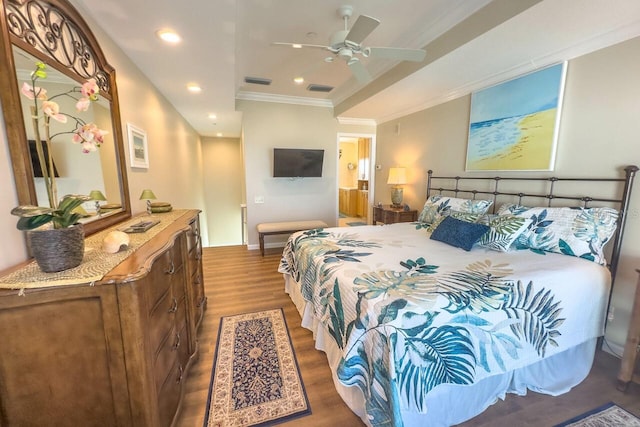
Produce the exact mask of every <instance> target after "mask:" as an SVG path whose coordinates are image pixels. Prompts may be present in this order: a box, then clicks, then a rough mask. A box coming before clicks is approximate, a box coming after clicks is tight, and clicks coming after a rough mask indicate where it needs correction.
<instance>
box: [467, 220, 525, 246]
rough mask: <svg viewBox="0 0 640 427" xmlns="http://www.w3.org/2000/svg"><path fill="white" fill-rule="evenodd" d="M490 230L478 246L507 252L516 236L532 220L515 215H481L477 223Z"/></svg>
mask: <svg viewBox="0 0 640 427" xmlns="http://www.w3.org/2000/svg"><path fill="white" fill-rule="evenodd" d="M478 222H479V223H480V224H486V225H488V226H489V227H491V229H490V230H489V231H488V232H487V233H485V234H484V235H483V236H482V238H481V239H480V241H479V242H478V245H480V246H483V247H485V248H489V249H493V250H494V251H500V252H507V251H508V250H509V247H511V244H512V243H513V242H515V241H516V239H517V238H518V236H520V234H521V233H522V232H523V231H524V230H526V229H527V227H529V225H530V224H531V222H532V220H531V219H529V218H524V217H521V216H516V215H506V214H505V215H483V216H482V217H481V218H480V220H479V221H478Z"/></svg>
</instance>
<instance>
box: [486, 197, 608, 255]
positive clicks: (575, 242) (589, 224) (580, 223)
mask: <svg viewBox="0 0 640 427" xmlns="http://www.w3.org/2000/svg"><path fill="white" fill-rule="evenodd" d="M498 215H516V216H520V217H524V218H528V219H531V224H530V225H529V226H528V227H527V229H526V230H524V232H523V233H522V234H521V235H520V236H519V237H518V238H517V239H516V241H515V247H516V249H525V248H529V249H531V250H533V251H536V252H542V251H544V252H556V253H560V254H565V255H571V256H576V257H580V258H583V259H587V260H589V261H593V262H597V263H598V264H603V265H604V264H606V262H607V261H606V259H605V257H604V245H605V244H606V243H607V242H608V241H609V240H610V239H611V237H612V236H613V235H614V233H615V232H616V226H617V221H618V211H617V210H615V209H612V208H605V207H600V208H580V207H576V208H550V207H534V208H529V207H526V206H519V205H512V204H506V205H502V206H501V207H500V209H499V211H498Z"/></svg>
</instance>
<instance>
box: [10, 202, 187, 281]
mask: <svg viewBox="0 0 640 427" xmlns="http://www.w3.org/2000/svg"><path fill="white" fill-rule="evenodd" d="M185 212H186V210H184V209H181V210H174V211H171V212H167V213H163V214H158V215H153V219H154V220H159V221H160V223H159V224H158V225H156V226H154V227H152V228H150V229H149V230H147V231H146V232H144V233H131V234H129V238H130V242H129V248H128V249H127V250H125V251H121V252H118V253H115V254H110V253H107V252H105V251H103V250H102V241H103V240H104V238H105V237H106V236H107V234H109V232H111V231H113V230H121V229H125V228H127V227H129V226H130V225H132V224H135V223H137V222H140V221H141V220H142V219H146V218H148V217H135V218H132V219H130V220H129V221H126V222H123V223H121V224H118V225H116V226H114V227H111V228H108V229H106V230H103V231H100V232H99V233H95V234H92V235H91V236H89V237H87V238H86V239H85V244H84V247H85V249H84V258H83V260H82V263H81V264H80V265H79V266H77V267H74V268H71V269H69V270H65V271H59V272H57V273H44V272H43V271H42V270H40V267H38V264H37V263H36V262H35V261H32V262H30V263H29V264H28V265H26V266H25V267H24V268H21V269H20V270H17V271H14V272H12V273H10V274H8V275H6V276H3V277H0V289H30V288H43V287H53V286H65V285H77V284H78V283H89V284H90V285H93V284H94V283H95V282H97V281H98V280H100V279H102V278H103V277H104V275H105V274H107V273H108V272H109V271H111V270H112V269H113V268H114V267H115V266H117V265H118V264H120V263H121V262H122V261H123V260H124V259H125V258H127V257H128V256H129V255H131V254H132V253H133V252H135V251H136V249H138V248H139V247H140V246H142V245H143V244H145V243H146V242H147V241H149V240H150V239H151V238H152V237H153V236H155V235H156V234H158V233H160V232H161V231H162V230H164V229H165V228H167V226H169V225H170V224H172V223H173V222H174V221H175V220H176V219H178V218H179V217H180V216H182V215H184V213H185Z"/></svg>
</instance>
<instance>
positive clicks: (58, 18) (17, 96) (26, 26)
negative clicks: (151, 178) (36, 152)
mask: <svg viewBox="0 0 640 427" xmlns="http://www.w3.org/2000/svg"><path fill="white" fill-rule="evenodd" d="M0 12H1V13H2V14H3V15H2V19H1V22H0V46H1V48H2V53H1V54H0V55H1V56H2V61H0V100H1V102H2V111H3V115H4V120H5V126H6V132H7V136H8V145H9V151H10V156H11V162H12V166H13V173H14V178H15V185H16V191H17V195H18V203H19V204H21V205H24V204H32V205H38V206H48V205H49V203H48V198H47V194H46V188H45V186H44V184H43V178H42V177H41V176H42V175H41V173H42V172H41V171H38V169H39V167H38V166H39V165H38V162H37V161H35V160H32V155H31V151H30V148H29V146H30V144H31V145H33V144H34V142H35V139H36V137H35V136H34V127H35V126H34V125H33V121H32V120H31V115H32V114H31V113H30V105H31V104H32V103H33V100H30V99H28V98H27V97H26V96H24V95H23V94H21V92H20V87H22V85H23V84H24V83H25V82H26V83H27V84H31V76H30V74H31V72H32V71H34V70H35V69H36V62H38V61H41V62H43V63H44V64H46V72H47V76H46V78H44V79H38V80H37V81H36V83H37V84H36V85H37V86H38V87H41V88H43V89H46V90H47V95H48V96H49V97H50V98H51V97H52V96H55V94H61V93H65V92H68V91H73V90H76V91H77V90H78V88H79V87H80V86H81V85H82V84H83V83H85V82H86V81H87V80H89V79H94V80H95V81H96V83H97V86H98V88H99V94H98V101H96V102H92V103H91V107H90V111H89V110H88V111H87V112H84V113H79V112H77V111H76V110H75V102H76V101H75V99H73V98H71V97H64V96H63V97H57V99H56V102H58V103H59V104H60V111H65V112H69V113H71V114H72V115H73V116H75V117H77V118H79V119H81V120H82V121H83V122H87V123H89V122H91V123H95V124H96V125H97V126H98V127H99V128H100V129H102V130H104V131H106V132H107V133H106V134H105V135H104V142H103V143H102V145H101V147H100V148H98V149H97V150H96V151H93V152H89V153H84V152H83V150H82V147H81V145H79V144H74V143H73V142H72V133H70V131H71V130H73V126H72V124H66V125H60V124H58V123H55V122H54V121H53V120H51V132H50V133H51V134H52V135H56V134H57V135H56V136H54V137H52V138H51V144H50V145H51V147H48V146H47V145H46V144H44V146H45V148H47V149H50V150H51V152H52V156H53V159H54V163H55V164H54V166H55V170H56V171H57V175H58V176H57V177H56V178H55V181H56V185H57V187H58V198H60V197H61V196H63V195H64V194H69V193H74V194H89V193H90V192H91V191H94V190H98V191H101V192H102V193H103V194H104V195H105V196H106V197H105V198H106V201H98V203H99V204H100V205H102V206H105V205H106V207H107V208H106V209H100V210H96V209H94V208H93V206H94V202H91V203H88V204H87V206H86V208H87V209H86V211H87V216H86V218H85V219H84V220H83V221H84V222H85V233H86V234H88V235H89V234H92V233H94V232H96V231H98V230H101V229H104V228H106V227H109V226H111V225H113V224H116V223H118V222H121V221H123V220H126V219H128V218H129V217H131V204H130V199H129V192H128V184H127V175H126V164H125V163H126V162H125V157H124V143H123V135H122V125H121V122H120V112H119V107H118V96H117V89H116V79H115V70H114V69H113V68H112V67H111V66H110V65H109V64H108V63H107V61H106V59H105V57H104V54H103V53H102V50H101V48H100V46H99V44H98V42H97V40H96V39H95V37H94V36H93V33H92V32H91V30H90V28H89V27H88V25H87V24H86V23H85V21H84V19H83V18H82V17H81V16H80V15H79V14H78V12H77V11H76V9H75V8H74V7H73V6H72V5H71V4H70V3H69V2H67V1H64V0H0ZM74 88H75V89H74ZM74 95H79V94H78V93H77V92H76V93H74ZM77 97H78V96H76V98H77ZM54 126H62V127H58V128H54ZM64 126H67V128H64ZM69 126H72V127H71V128H69ZM40 139H41V140H42V139H43V138H42V135H40ZM38 175H40V176H38Z"/></svg>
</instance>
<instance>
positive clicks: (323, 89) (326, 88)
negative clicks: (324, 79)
mask: <svg viewBox="0 0 640 427" xmlns="http://www.w3.org/2000/svg"><path fill="white" fill-rule="evenodd" d="M307 90H308V91H311V92H331V91H332V90H333V86H326V85H314V84H310V85H309V86H307Z"/></svg>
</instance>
